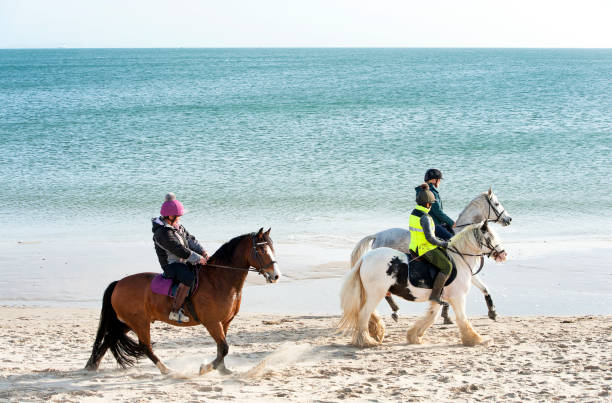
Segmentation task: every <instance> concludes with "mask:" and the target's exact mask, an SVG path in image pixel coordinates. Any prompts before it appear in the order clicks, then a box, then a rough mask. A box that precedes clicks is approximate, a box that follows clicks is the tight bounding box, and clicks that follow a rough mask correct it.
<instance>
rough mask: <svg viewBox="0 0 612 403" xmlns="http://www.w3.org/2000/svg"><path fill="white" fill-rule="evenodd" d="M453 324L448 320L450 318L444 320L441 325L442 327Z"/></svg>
mask: <svg viewBox="0 0 612 403" xmlns="http://www.w3.org/2000/svg"><path fill="white" fill-rule="evenodd" d="M454 323H455V322H453V321H452V320H450V318H444V322H443V323H442V324H443V325H452V324H454Z"/></svg>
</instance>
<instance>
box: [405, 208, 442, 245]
mask: <svg viewBox="0 0 612 403" xmlns="http://www.w3.org/2000/svg"><path fill="white" fill-rule="evenodd" d="M427 213H429V209H428V208H427V207H423V206H419V205H417V206H416V207H415V208H414V210H412V213H411V214H410V220H409V221H408V225H409V229H410V250H411V251H413V252H416V253H417V254H418V255H419V256H421V255H423V254H425V253H427V252H429V251H430V250H432V249H435V248H437V246H436V245H434V244H432V243H430V242H429V241H428V240H427V238H425V232H424V231H423V227H422V226H421V217H423V216H424V215H425V216H427V218H428V219H429V222H430V224H431V228H434V221H433V218H431V216H430V215H428V214H427Z"/></svg>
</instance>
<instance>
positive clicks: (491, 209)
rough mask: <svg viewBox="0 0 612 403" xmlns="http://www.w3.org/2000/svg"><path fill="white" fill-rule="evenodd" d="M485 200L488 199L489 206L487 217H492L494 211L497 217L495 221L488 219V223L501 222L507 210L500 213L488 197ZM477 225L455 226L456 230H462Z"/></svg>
mask: <svg viewBox="0 0 612 403" xmlns="http://www.w3.org/2000/svg"><path fill="white" fill-rule="evenodd" d="M485 199H487V203H488V204H489V211H488V212H487V217H490V216H491V211H493V212H494V213H495V215H496V216H497V218H496V219H495V220H493V219H491V218H487V220H486V221H487V222H495V223H497V222H499V221H500V220H501V217H502V215H504V213H505V212H506V209H502V211H501V212H498V211H497V210H496V209H495V207H493V203H491V199H490V198H489V197H488V196H485ZM472 224H475V223H468V224H461V225H455V228H462V227H466V226H468V225H472Z"/></svg>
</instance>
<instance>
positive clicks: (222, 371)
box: [217, 365, 233, 375]
mask: <svg viewBox="0 0 612 403" xmlns="http://www.w3.org/2000/svg"><path fill="white" fill-rule="evenodd" d="M217 370H218V371H219V373H220V374H221V375H231V374H232V373H233V372H232V371H230V370H229V369H227V368H225V365H222V366H220V367H219V368H217Z"/></svg>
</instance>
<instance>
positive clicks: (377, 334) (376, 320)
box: [368, 311, 385, 343]
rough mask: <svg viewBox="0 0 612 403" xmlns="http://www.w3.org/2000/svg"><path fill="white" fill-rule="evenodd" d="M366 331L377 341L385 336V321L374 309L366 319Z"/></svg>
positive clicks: (380, 341)
mask: <svg viewBox="0 0 612 403" xmlns="http://www.w3.org/2000/svg"><path fill="white" fill-rule="evenodd" d="M368 333H369V334H370V336H372V337H373V338H374V340H376V341H377V342H379V343H382V341H383V340H384V338H385V322H383V320H382V319H381V318H380V315H379V314H378V312H376V311H374V312H372V314H371V315H370V320H369V321H368Z"/></svg>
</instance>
